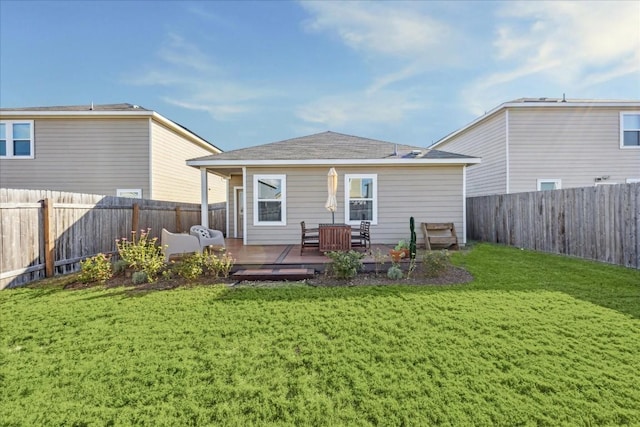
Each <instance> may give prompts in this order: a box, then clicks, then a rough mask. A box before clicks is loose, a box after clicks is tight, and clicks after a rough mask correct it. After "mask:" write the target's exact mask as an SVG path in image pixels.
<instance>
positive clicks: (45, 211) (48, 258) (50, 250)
mask: <svg viewBox="0 0 640 427" xmlns="http://www.w3.org/2000/svg"><path fill="white" fill-rule="evenodd" d="M52 222H53V205H52V203H51V199H44V200H42V228H43V231H42V232H43V233H44V275H45V277H52V276H53V275H54V273H55V271H54V266H55V260H54V253H55V242H54V239H52V238H51V223H52Z"/></svg>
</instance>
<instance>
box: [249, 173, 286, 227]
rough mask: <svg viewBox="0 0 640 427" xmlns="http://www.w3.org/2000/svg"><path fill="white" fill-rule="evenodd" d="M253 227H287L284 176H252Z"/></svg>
mask: <svg viewBox="0 0 640 427" xmlns="http://www.w3.org/2000/svg"><path fill="white" fill-rule="evenodd" d="M253 225H287V179H286V176H285V175H254V176H253Z"/></svg>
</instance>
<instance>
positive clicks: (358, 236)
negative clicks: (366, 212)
mask: <svg viewBox="0 0 640 427" xmlns="http://www.w3.org/2000/svg"><path fill="white" fill-rule="evenodd" d="M351 246H353V247H363V248H365V250H366V249H370V248H371V222H369V221H360V227H358V228H355V229H353V230H352V231H351Z"/></svg>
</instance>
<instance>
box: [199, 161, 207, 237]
mask: <svg viewBox="0 0 640 427" xmlns="http://www.w3.org/2000/svg"><path fill="white" fill-rule="evenodd" d="M207 178H208V177H207V168H206V167H201V168H200V201H201V204H200V223H201V225H202V226H203V227H205V228H209V183H208V181H207Z"/></svg>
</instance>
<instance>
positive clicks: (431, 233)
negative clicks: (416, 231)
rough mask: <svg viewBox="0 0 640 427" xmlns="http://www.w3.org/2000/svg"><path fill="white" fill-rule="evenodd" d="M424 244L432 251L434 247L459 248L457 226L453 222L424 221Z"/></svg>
mask: <svg viewBox="0 0 640 427" xmlns="http://www.w3.org/2000/svg"><path fill="white" fill-rule="evenodd" d="M422 234H424V246H425V248H426V249H427V250H428V251H430V250H431V249H433V248H434V247H438V248H444V249H456V250H457V249H459V247H458V236H457V234H456V227H455V225H453V223H452V222H423V223H422Z"/></svg>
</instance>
